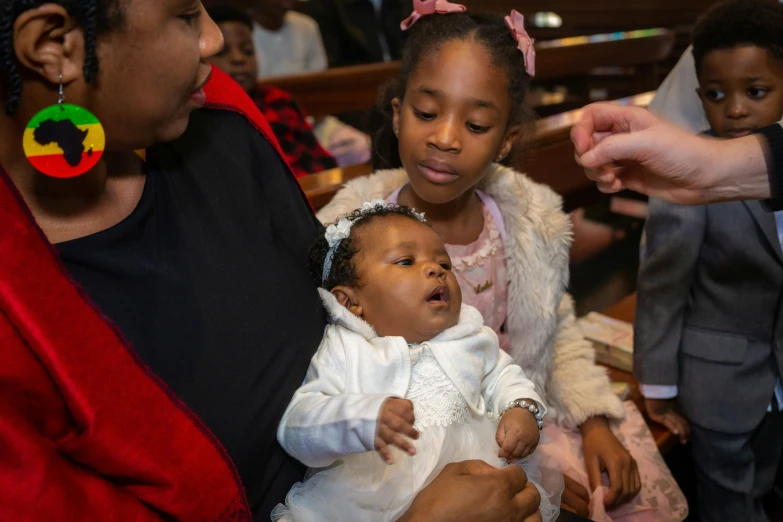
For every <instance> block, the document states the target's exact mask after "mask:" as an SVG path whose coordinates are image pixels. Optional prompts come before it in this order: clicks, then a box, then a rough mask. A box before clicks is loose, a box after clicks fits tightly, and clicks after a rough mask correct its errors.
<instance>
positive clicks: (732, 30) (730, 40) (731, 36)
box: [693, 0, 783, 74]
mask: <svg viewBox="0 0 783 522" xmlns="http://www.w3.org/2000/svg"><path fill="white" fill-rule="evenodd" d="M782 29H783V4H781V3H779V2H778V1H777V0H725V1H723V2H719V3H717V4H715V5H713V6H712V7H710V9H708V10H707V12H706V13H704V15H703V16H702V17H701V18H700V19H699V21H698V22H697V24H696V27H695V28H694V29H693V59H694V62H695V64H696V73H697V74H700V73H701V66H702V62H703V60H704V56H705V55H707V54H708V53H710V52H711V51H715V50H717V49H731V48H733V47H740V46H744V45H753V46H756V47H760V48H762V49H766V50H767V51H769V54H770V56H772V57H773V58H774V59H775V60H777V61H778V63H780V64H783V32H781V30H782Z"/></svg>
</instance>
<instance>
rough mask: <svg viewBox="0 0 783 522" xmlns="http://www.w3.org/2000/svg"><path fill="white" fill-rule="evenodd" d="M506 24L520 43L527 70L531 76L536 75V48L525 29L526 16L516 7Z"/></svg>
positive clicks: (507, 18)
mask: <svg viewBox="0 0 783 522" xmlns="http://www.w3.org/2000/svg"><path fill="white" fill-rule="evenodd" d="M505 20H506V26H507V27H508V28H509V29H510V30H511V34H512V35H514V40H516V41H517V42H518V43H519V45H518V46H517V47H519V50H520V51H522V56H524V59H525V71H527V73H528V74H529V75H530V76H535V75H536V49H535V47H533V39H532V38H530V35H529V34H527V31H525V17H524V16H523V15H522V13H520V12H518V11H517V10H516V9H512V10H511V14H510V15H508V16H507V17H506V18H505Z"/></svg>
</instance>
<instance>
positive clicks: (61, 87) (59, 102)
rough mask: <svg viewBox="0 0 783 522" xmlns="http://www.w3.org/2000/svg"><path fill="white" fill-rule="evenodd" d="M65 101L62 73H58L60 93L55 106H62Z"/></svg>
mask: <svg viewBox="0 0 783 522" xmlns="http://www.w3.org/2000/svg"><path fill="white" fill-rule="evenodd" d="M64 101H65V95H64V94H63V73H60V93H59V95H58V97H57V105H60V104H62V102H64Z"/></svg>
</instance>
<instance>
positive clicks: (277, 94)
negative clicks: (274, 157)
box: [208, 6, 337, 177]
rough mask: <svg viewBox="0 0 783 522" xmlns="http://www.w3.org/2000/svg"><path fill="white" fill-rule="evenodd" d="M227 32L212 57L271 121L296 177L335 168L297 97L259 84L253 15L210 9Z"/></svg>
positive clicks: (211, 59) (236, 11)
mask: <svg viewBox="0 0 783 522" xmlns="http://www.w3.org/2000/svg"><path fill="white" fill-rule="evenodd" d="M208 11H209V16H210V17H211V18H212V19H213V20H214V21H215V23H216V24H218V27H220V31H221V32H222V33H223V40H224V42H225V43H224V46H223V49H222V50H221V51H220V52H219V53H217V54H216V55H214V56H213V57H212V58H210V61H211V62H212V64H213V65H215V66H216V67H218V68H219V69H221V70H223V71H224V72H225V73H227V74H228V75H229V76H231V77H232V78H233V79H234V81H236V82H237V83H238V84H239V85H241V86H242V88H243V89H244V90H245V92H247V93H248V95H250V97H251V98H252V99H253V101H254V102H255V103H256V105H257V106H258V108H259V110H260V111H261V113H262V114H263V115H264V117H265V118H266V119H267V121H268V122H269V125H270V126H271V127H272V131H273V132H274V133H275V136H276V137H277V139H278V141H279V142H280V147H281V148H282V149H283V152H284V153H285V159H286V161H287V162H288V164H289V165H290V166H291V170H293V172H294V175H295V176H296V177H300V176H304V175H306V174H312V173H314V172H320V171H322V170H327V169H333V168H335V167H336V166H337V162H336V161H335V159H334V158H333V157H332V156H331V154H329V153H328V152H327V151H326V150H325V149H324V148H323V147H322V146H321V145H320V143H318V140H317V139H316V137H315V135H314V134H313V129H312V127H310V124H309V123H308V122H307V117H306V116H305V114H304V113H303V112H302V110H301V109H300V108H299V105H297V103H296V101H295V100H294V99H293V97H292V96H291V95H290V94H288V93H287V92H285V91H283V90H281V89H278V88H277V87H275V86H273V85H266V84H258V83H256V54H255V47H254V45H253V38H252V30H253V24H252V21H251V20H250V17H249V16H248V15H246V14H245V13H244V12H242V11H240V10H239V9H237V8H235V7H231V6H217V7H211V8H209V10H208Z"/></svg>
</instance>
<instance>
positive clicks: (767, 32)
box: [634, 0, 783, 522]
mask: <svg viewBox="0 0 783 522" xmlns="http://www.w3.org/2000/svg"><path fill="white" fill-rule="evenodd" d="M693 56H694V61H695V65H696V71H697V75H698V78H699V89H698V94H699V97H700V98H701V100H702V105H703V106H704V110H705V113H706V116H707V120H708V121H709V123H710V127H711V131H712V134H713V135H715V136H718V137H722V138H734V137H740V136H743V135H745V134H748V133H751V132H752V131H753V130H755V129H757V128H760V127H763V126H766V125H771V124H773V123H775V122H777V121H779V120H780V119H781V117H782V116H783V6H781V5H780V4H778V3H776V2H774V1H770V0H729V1H726V2H722V3H720V4H717V5H715V6H714V7H713V8H712V9H710V10H709V11H708V12H707V14H706V15H705V16H704V17H703V18H702V19H701V20H700V21H699V23H698V24H697V26H696V28H695V30H694V34H693ZM778 214H780V215H778V216H776V215H775V214H772V213H768V212H766V211H764V210H763V209H762V208H761V204H760V203H759V202H732V203H720V204H713V205H703V206H695V207H685V206H677V205H673V204H670V203H665V202H663V201H658V200H651V201H650V216H649V219H648V221H647V224H646V225H645V233H646V241H647V244H646V247H645V249H644V252H643V255H642V263H641V267H640V270H639V289H638V306H637V311H636V324H635V344H634V373H635V375H636V377H637V379H638V380H639V382H640V383H642V385H641V387H642V393H643V394H644V395H645V402H646V406H647V410H648V413H649V414H650V416H651V417H652V418H653V419H654V420H657V421H659V422H661V423H663V424H664V425H666V426H667V427H668V428H669V429H671V430H672V431H674V432H675V433H677V434H678V435H679V436H680V439H681V440H683V441H684V440H687V439H688V436H689V434H691V435H692V440H693V456H694V463H695V466H696V471H697V477H698V494H699V506H698V511H699V514H700V516H701V520H702V521H704V522H712V521H721V522H723V521H732V522H733V521H743V522H744V521H766V520H767V517H766V515H765V513H764V511H763V509H762V507H761V504H760V502H759V500H760V497H762V496H763V495H765V494H766V493H768V492H769V491H771V490H772V488H773V486H774V480H775V473H776V471H777V468H778V462H779V460H780V457H781V449H783V413H781V410H783V386H781V382H780V375H781V373H782V370H783V321H780V320H779V319H780V318H781V314H783V309H782V308H781V296H782V295H783V251H782V250H781V243H783V214H781V213H778ZM776 220H777V221H776ZM680 411H681V412H682V415H681V414H680Z"/></svg>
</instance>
